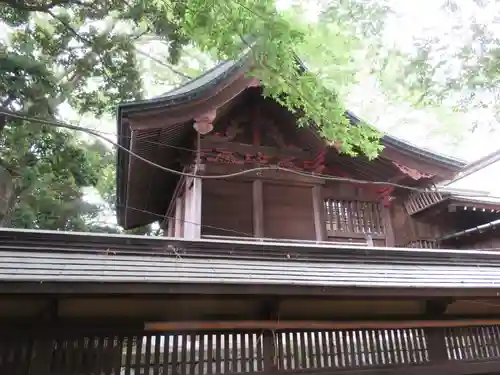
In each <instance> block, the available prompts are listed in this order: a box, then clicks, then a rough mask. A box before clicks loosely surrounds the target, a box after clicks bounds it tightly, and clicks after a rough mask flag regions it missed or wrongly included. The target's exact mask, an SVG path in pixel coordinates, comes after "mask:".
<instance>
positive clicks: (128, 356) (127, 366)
mask: <svg viewBox="0 0 500 375" xmlns="http://www.w3.org/2000/svg"><path fill="white" fill-rule="evenodd" d="M126 340H127V350H126V356H125V375H130V373H131V370H132V341H133V336H132V335H128V336H127V337H126Z"/></svg>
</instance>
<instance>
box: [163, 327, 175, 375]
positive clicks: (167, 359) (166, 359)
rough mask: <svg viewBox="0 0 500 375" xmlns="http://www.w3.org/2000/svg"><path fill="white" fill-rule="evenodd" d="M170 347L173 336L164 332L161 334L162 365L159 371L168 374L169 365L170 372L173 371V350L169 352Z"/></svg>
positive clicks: (172, 342) (172, 343) (172, 344)
mask: <svg viewBox="0 0 500 375" xmlns="http://www.w3.org/2000/svg"><path fill="white" fill-rule="evenodd" d="M170 347H174V336H173V335H172V334H170V333H166V334H165V335H163V366H162V370H161V371H160V373H162V374H168V373H169V367H170V368H171V370H170V372H173V368H174V367H173V353H174V352H173V351H172V354H170ZM176 372H177V371H176Z"/></svg>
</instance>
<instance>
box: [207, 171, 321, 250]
mask: <svg viewBox="0 0 500 375" xmlns="http://www.w3.org/2000/svg"><path fill="white" fill-rule="evenodd" d="M312 189H313V187H312V186H305V185H302V186H297V185H293V184H289V183H287V182H283V183H279V182H276V181H265V180H264V181H263V182H262V229H263V237H266V238H274V239H294V240H315V239H316V232H315V222H314V213H313V199H312ZM255 199H257V198H256V196H255V194H254V181H251V180H205V181H204V182H203V189H202V210H201V217H202V235H218V236H257V237H261V236H259V235H258V234H257V233H258V231H257V230H256V229H255V228H254V226H255V218H254V210H255V209H254V207H255V205H256V202H255ZM215 227H218V228H220V229H217V228H215ZM223 229H226V230H223Z"/></svg>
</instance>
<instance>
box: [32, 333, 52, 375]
mask: <svg viewBox="0 0 500 375" xmlns="http://www.w3.org/2000/svg"><path fill="white" fill-rule="evenodd" d="M52 345H53V343H52V340H50V339H48V338H38V339H36V340H34V343H33V356H32V358H31V363H30V374H32V375H50V373H51V371H50V361H51V359H52V349H53V346H52Z"/></svg>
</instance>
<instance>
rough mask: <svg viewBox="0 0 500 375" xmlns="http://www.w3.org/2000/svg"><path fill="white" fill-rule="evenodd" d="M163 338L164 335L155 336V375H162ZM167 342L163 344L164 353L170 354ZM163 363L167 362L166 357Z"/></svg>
mask: <svg viewBox="0 0 500 375" xmlns="http://www.w3.org/2000/svg"><path fill="white" fill-rule="evenodd" d="M162 338H163V336H162V335H159V334H158V335H155V336H154V342H155V347H154V349H155V350H154V365H153V375H160V354H161V352H160V349H161V347H162V345H161V341H162ZM167 344H168V343H167V342H166V340H165V341H164V342H163V352H164V353H165V352H166V353H168V348H167ZM163 361H165V356H164V357H163Z"/></svg>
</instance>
